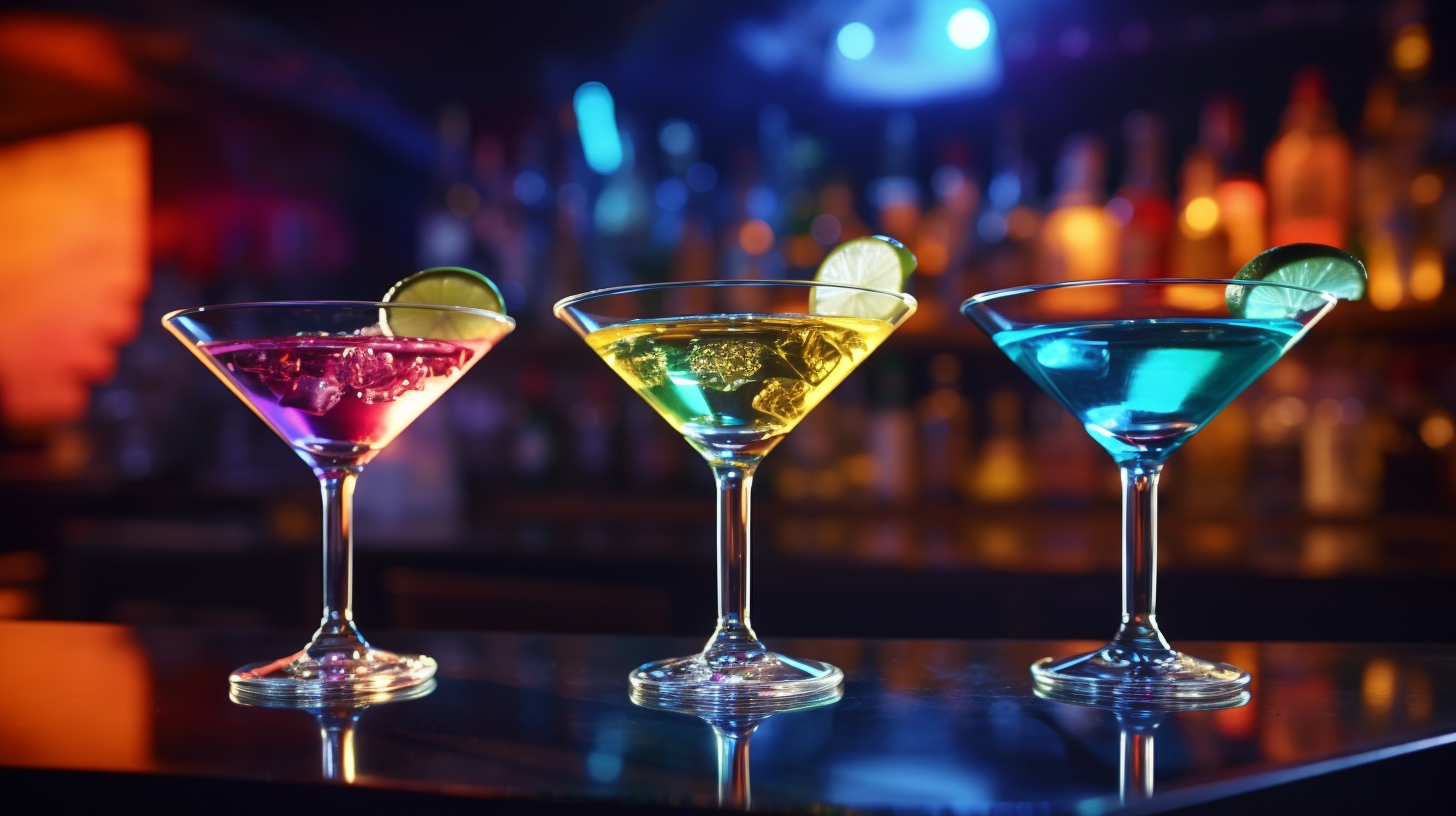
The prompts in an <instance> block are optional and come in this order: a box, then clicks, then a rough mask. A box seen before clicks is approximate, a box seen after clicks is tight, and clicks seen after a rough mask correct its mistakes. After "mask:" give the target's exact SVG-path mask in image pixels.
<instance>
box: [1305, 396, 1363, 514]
mask: <svg viewBox="0 0 1456 816" xmlns="http://www.w3.org/2000/svg"><path fill="white" fill-rule="evenodd" d="M1342 373H1343V372H1342ZM1340 393H1349V392H1348V391H1342V392H1340ZM1303 459H1304V462H1303V464H1304V470H1303V473H1304V479H1303V483H1302V490H1303V497H1304V508H1305V509H1306V510H1308V511H1309V512H1310V513H1313V514H1315V515H1365V514H1368V513H1371V512H1374V511H1375V510H1376V509H1377V508H1378V507H1379V504H1380V495H1381V481H1382V477H1383V460H1382V456H1381V449H1380V427H1379V424H1378V423H1376V422H1373V421H1371V418H1370V416H1369V413H1368V412H1367V410H1366V408H1365V404H1364V403H1363V402H1362V401H1360V400H1359V399H1356V398H1354V397H1343V398H1336V397H1333V396H1331V397H1326V398H1324V399H1322V400H1320V401H1319V402H1317V403H1315V405H1314V409H1313V410H1312V411H1311V412H1310V421H1309V422H1307V423H1305V425H1304V439H1303Z"/></svg>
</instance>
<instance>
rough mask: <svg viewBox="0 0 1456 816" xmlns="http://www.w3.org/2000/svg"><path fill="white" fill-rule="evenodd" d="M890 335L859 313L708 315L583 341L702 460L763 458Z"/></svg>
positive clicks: (602, 332)
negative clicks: (738, 455) (740, 454)
mask: <svg viewBox="0 0 1456 816" xmlns="http://www.w3.org/2000/svg"><path fill="white" fill-rule="evenodd" d="M892 331H894V326H892V325H891V324H890V323H889V322H887V321H884V320H872V319H866V318H857V317H810V316H807V315H751V314H749V315H709V316H694V317H678V318H672V319H668V320H644V321H634V322H631V323H624V324H622V325H618V326H611V327H608V328H605V329H599V330H597V331H595V332H592V333H591V334H590V335H588V336H587V338H586V341H587V343H588V344H590V345H591V347H592V349H593V350H595V351H596V353H597V354H600V355H601V357H602V359H603V360H606V361H607V363H608V364H609V365H610V366H611V367H612V368H613V369H614V370H615V371H616V372H617V373H618V374H620V375H621V376H622V379H624V380H626V381H627V383H628V384H629V385H631V386H632V387H633V388H634V389H636V391H637V393H639V394H641V395H642V398H643V399H645V400H647V403H648V404H649V405H651V406H652V407H653V408H654V409H656V411H657V413H659V414H661V415H662V417H663V418H664V419H666V420H667V421H668V422H670V423H672V427H673V428H676V429H677V431H678V432H679V433H681V434H682V435H683V436H684V437H686V438H687V440H688V441H689V442H690V443H692V445H693V447H695V448H697V449H698V450H699V451H701V452H702V453H703V454H704V455H708V456H714V455H717V454H720V453H725V452H729V451H744V452H747V453H749V454H751V455H752V454H756V455H762V454H764V453H767V452H768V450H769V449H770V448H772V447H773V445H774V443H776V442H777V441H778V438H779V437H782V436H783V435H784V434H786V433H788V432H789V431H791V430H793V428H794V426H795V425H797V424H799V420H801V419H803V418H804V415H805V414H807V413H809V411H810V410H812V409H813V408H814V406H815V405H818V404H819V402H820V401H821V400H823V399H824V397H826V396H828V394H829V392H831V391H833V390H834V388H835V386H837V385H839V383H840V382H841V381H843V380H844V378H845V377H847V376H849V373H850V372H851V371H853V370H854V369H855V366H857V365H859V363H860V361H861V360H863V359H864V358H865V357H866V356H868V355H869V353H870V352H872V351H874V350H875V349H876V348H877V347H878V346H879V345H880V344H881V343H883V342H884V341H885V338H886V337H889V336H890V332H892Z"/></svg>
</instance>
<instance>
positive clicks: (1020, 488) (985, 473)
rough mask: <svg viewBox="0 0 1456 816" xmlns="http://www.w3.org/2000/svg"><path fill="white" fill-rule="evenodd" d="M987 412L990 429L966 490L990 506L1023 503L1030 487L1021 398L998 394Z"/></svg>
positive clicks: (1011, 393)
mask: <svg viewBox="0 0 1456 816" xmlns="http://www.w3.org/2000/svg"><path fill="white" fill-rule="evenodd" d="M987 413H988V417H989V419H990V428H989V431H988V433H987V436H986V440H985V442H984V443H982V445H981V457H980V461H979V462H978V463H977V465H976V469H975V471H974V473H973V474H972V475H971V478H970V479H969V480H968V481H967V484H966V487H967V489H968V491H969V493H970V494H971V496H972V497H973V498H975V499H976V500H978V501H981V502H985V503H987V504H1002V503H1009V502H1016V501H1020V500H1021V499H1024V498H1026V495H1027V492H1028V490H1029V487H1030V478H1029V475H1030V474H1029V473H1028V470H1029V467H1028V461H1027V453H1026V439H1025V437H1024V435H1023V433H1022V423H1021V397H1020V396H1018V395H1017V394H1016V392H1015V391H997V392H996V393H994V394H992V395H991V402H990V405H989V406H988V410H987Z"/></svg>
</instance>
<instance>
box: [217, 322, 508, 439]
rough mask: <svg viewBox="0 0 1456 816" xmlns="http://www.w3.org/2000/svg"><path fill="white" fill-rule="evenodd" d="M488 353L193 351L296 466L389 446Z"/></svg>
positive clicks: (306, 348) (300, 348)
mask: <svg viewBox="0 0 1456 816" xmlns="http://www.w3.org/2000/svg"><path fill="white" fill-rule="evenodd" d="M492 345H493V342H492V341H490V340H451V341H444V340H421V339H408V338H399V337H378V336H345V337H324V336H316V335H315V336H307V335H305V336H297V337H271V338H263V339H256V340H242V341H232V340H220V341H214V342H211V343H203V344H201V346H200V348H201V349H202V351H204V352H206V354H207V356H208V357H209V358H211V360H212V361H213V364H214V365H213V369H214V371H216V372H217V373H218V374H219V376H221V377H223V378H224V380H225V381H226V382H227V383H228V384H229V385H230V386H231V387H232V390H233V392H234V393H236V394H237V395H238V396H239V397H241V398H242V399H243V400H244V401H245V402H247V403H248V404H249V405H250V406H251V407H252V408H253V410H254V411H255V412H256V413H257V414H258V416H260V417H261V418H262V419H263V421H264V422H267V423H268V424H269V426H271V427H272V428H273V430H275V431H276V432H277V433H278V434H279V436H282V437H283V438H284V439H285V440H286V441H288V443H289V444H291V445H292V446H293V447H294V449H295V450H297V451H299V453H301V454H306V456H305V458H308V457H309V456H312V457H315V458H320V457H321V458H329V457H339V458H353V459H356V460H357V457H358V456H360V455H368V454H370V453H371V452H377V451H379V450H380V449H382V448H383V447H384V446H385V445H387V444H389V442H390V441H391V440H392V439H394V437H395V436H396V435H397V434H399V432H400V431H402V430H404V429H405V427H407V426H408V425H409V424H410V423H411V422H413V421H414V419H415V417H418V416H419V415H420V413H421V412H423V411H424V410H425V409H426V408H428V407H430V405H431V404H432V403H433V402H434V401H435V400H436V399H438V398H439V396H440V395H441V394H443V393H444V392H445V390H446V389H447V388H449V387H450V384H451V383H453V382H454V381H455V380H456V378H458V377H459V376H460V375H461V374H462V373H464V372H465V370H466V369H468V368H470V366H471V365H473V364H474V363H475V361H476V360H477V359H479V358H480V355H482V354H484V353H485V352H486V351H488V350H489V349H490V347H491V346H492ZM360 461H367V459H366V460H360Z"/></svg>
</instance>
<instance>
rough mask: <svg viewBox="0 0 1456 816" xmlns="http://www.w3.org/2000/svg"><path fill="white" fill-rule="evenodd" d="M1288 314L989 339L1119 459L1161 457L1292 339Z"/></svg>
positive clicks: (1058, 328) (1023, 332) (1067, 327)
mask: <svg viewBox="0 0 1456 816" xmlns="http://www.w3.org/2000/svg"><path fill="white" fill-rule="evenodd" d="M1303 328H1304V327H1303V326H1302V325H1301V324H1300V323H1298V322H1296V321H1293V320H1241V319H1233V318H1222V319H1216V318H1167V319H1145V320H1123V321H1113V322H1095V323H1094V322H1087V323H1058V324H1053V325H1048V326H1037V327H1035V328H1030V329H1016V330H1011V331H1004V332H1000V333H999V334H997V335H996V336H995V337H994V338H993V339H994V340H995V342H996V345H997V346H1000V348H1001V350H1002V351H1004V352H1006V355H1007V356H1009V357H1010V358H1011V359H1012V361H1014V362H1015V363H1016V364H1017V365H1018V366H1020V367H1021V369H1022V370H1023V371H1025V372H1026V373H1027V374H1029V375H1031V378H1032V379H1033V380H1036V382H1037V384H1038V385H1040V386H1041V387H1042V388H1043V389H1044V390H1045V391H1046V392H1047V393H1048V394H1050V395H1051V396H1052V397H1054V398H1055V399H1056V400H1057V401H1058V402H1060V403H1061V404H1062V405H1063V406H1065V407H1066V408H1067V410H1069V411H1071V412H1072V413H1073V414H1074V415H1076V417H1077V418H1078V419H1080V420H1081V421H1082V424H1083V427H1085V428H1086V429H1087V433H1089V434H1091V435H1092V438H1093V439H1095V440H1097V442H1098V443H1099V444H1101V445H1102V447H1104V448H1106V449H1107V451H1108V452H1109V453H1111V454H1112V455H1113V457H1114V458H1115V459H1117V460H1118V461H1119V462H1127V461H1133V460H1142V461H1144V462H1161V461H1163V460H1164V459H1166V458H1167V457H1168V455H1169V454H1171V453H1172V452H1173V451H1174V450H1176V449H1177V448H1178V446H1179V445H1182V444H1183V443H1184V442H1186V441H1187V440H1188V438H1189V437H1191V436H1193V434H1195V433H1197V432H1198V430H1199V429H1200V428H1202V427H1203V426H1204V425H1206V424H1207V423H1208V421H1209V420H1211V419H1213V418H1214V417H1215V416H1216V415H1217V414H1218V412H1219V411H1222V410H1223V408H1224V406H1225V405H1228V404H1229V402H1231V401H1232V400H1233V398H1234V397H1237V396H1238V395H1239V394H1240V393H1242V392H1243V390H1244V389H1245V388H1247V387H1248V386H1249V383H1252V382H1253V381H1254V380H1256V379H1258V377H1259V375H1260V374H1263V373H1264V371H1265V370H1266V369H1268V368H1269V366H1271V365H1273V364H1274V362H1275V361H1276V360H1278V359H1279V358H1280V356H1282V355H1283V354H1284V352H1285V351H1286V350H1287V349H1288V348H1289V347H1290V346H1292V345H1294V341H1295V340H1296V339H1297V338H1298V337H1299V334H1300V332H1301V331H1302V330H1303Z"/></svg>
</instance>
